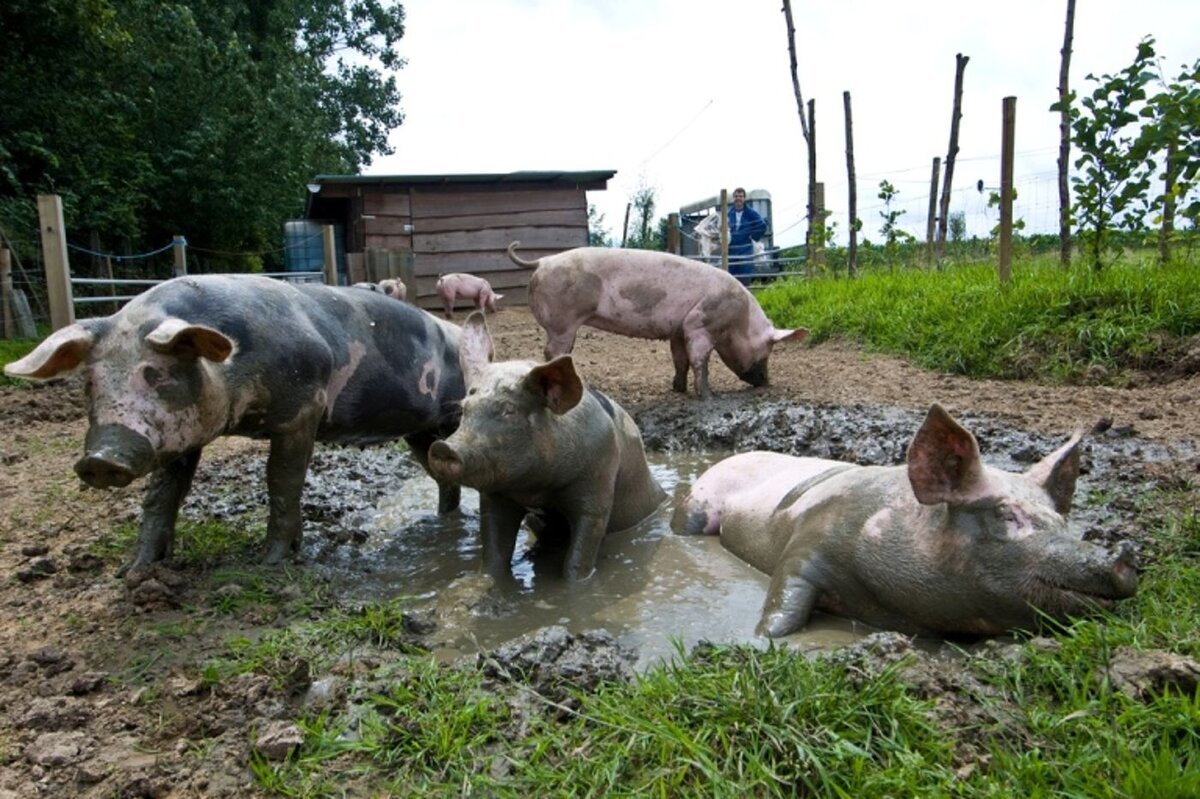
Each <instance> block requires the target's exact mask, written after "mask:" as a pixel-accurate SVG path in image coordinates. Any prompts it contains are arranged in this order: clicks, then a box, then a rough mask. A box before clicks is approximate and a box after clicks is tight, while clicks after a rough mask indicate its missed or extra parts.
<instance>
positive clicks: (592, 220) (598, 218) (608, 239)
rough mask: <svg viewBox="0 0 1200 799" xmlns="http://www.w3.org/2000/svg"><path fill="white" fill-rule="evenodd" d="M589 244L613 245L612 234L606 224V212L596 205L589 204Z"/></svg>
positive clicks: (594, 245)
mask: <svg viewBox="0 0 1200 799" xmlns="http://www.w3.org/2000/svg"><path fill="white" fill-rule="evenodd" d="M588 246H589V247H611V246H612V234H611V233H609V232H608V227H607V226H606V225H605V224H604V214H602V213H600V209H598V208H597V207H596V206H595V205H593V204H591V203H589V204H588Z"/></svg>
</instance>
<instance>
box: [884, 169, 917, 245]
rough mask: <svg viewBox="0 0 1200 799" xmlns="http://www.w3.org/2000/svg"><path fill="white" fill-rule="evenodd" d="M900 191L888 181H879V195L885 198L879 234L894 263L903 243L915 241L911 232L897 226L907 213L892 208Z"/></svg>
mask: <svg viewBox="0 0 1200 799" xmlns="http://www.w3.org/2000/svg"><path fill="white" fill-rule="evenodd" d="M899 193H900V191H899V189H897V188H896V187H895V186H893V185H892V184H891V183H889V182H888V181H886V180H881V181H879V194H878V195H877V196H878V197H879V199H881V200H883V210H882V211H880V212H879V215H880V216H881V217H883V225H882V226H881V227H880V228H879V235H881V236H883V242H884V243H883V249H884V251H885V252H886V253H887V256H888V262H889V263H894V262H895V261H896V259H897V258H899V256H900V245H901V244H907V243H908V242H910V241H915V239H914V238H913V235H912V234H911V233H909V232H908V231H906V230H901V229H900V228H899V227H898V226H897V222H898V221H899V219H900V217H902V216H904V214H905V213H907V212H906V211H904V210H903V209H901V210H894V209H893V208H892V200H894V199H896V195H897V194H899Z"/></svg>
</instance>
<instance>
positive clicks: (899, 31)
mask: <svg viewBox="0 0 1200 799" xmlns="http://www.w3.org/2000/svg"><path fill="white" fill-rule="evenodd" d="M781 7H782V3H781V2H780V0H742V2H730V1H729V0H455V1H454V2H447V0H407V1H406V2H404V8H405V12H406V15H407V30H406V33H405V36H404V38H403V40H402V41H401V43H400V49H401V51H402V53H403V55H404V56H405V57H406V58H407V59H408V64H407V66H405V68H404V69H402V70H401V71H400V72H399V73H398V82H399V86H400V89H401V92H402V94H403V100H402V103H401V105H402V109H403V111H404V113H405V117H406V118H405V122H404V124H403V125H401V126H400V127H399V128H398V129H397V130H396V131H394V133H393V134H392V137H391V144H392V145H393V146H394V147H395V153H394V154H392V155H389V156H383V157H380V158H378V159H376V161H375V162H374V163H372V164H371V165H370V166H369V167H367V168H366V169H365V170H364V172H365V173H366V174H375V175H384V174H430V173H433V174H440V173H475V172H489V173H491V172H515V171H522V170H536V171H544V170H596V169H615V170H616V171H617V175H616V177H615V178H614V179H613V180H612V181H610V182H609V186H608V190H607V191H603V192H589V194H588V200H589V202H591V203H594V204H595V205H596V206H597V207H598V208H599V210H600V211H601V212H602V213H603V214H604V215H605V223H606V226H607V227H608V229H609V230H610V232H611V233H612V234H613V235H614V236H615V237H616V238H617V239H618V240H619V239H620V227H621V223H622V219H623V216H624V209H625V205H626V203H627V202H628V201H629V200H630V198H631V196H632V195H633V193H634V192H635V191H636V190H637V189H638V187H639V186H641V185H647V186H650V187H652V188H654V189H655V191H656V194H657V198H658V209H657V210H658V213H657V215H658V216H665V215H666V213H667V212H668V211H672V210H678V208H679V206H680V205H684V204H687V203H690V202H693V201H696V200H700V199H703V198H706V197H709V196H712V195H715V194H717V193H718V192H719V191H720V190H721V189H722V188H727V189H733V188H734V187H735V186H738V185H741V186H745V187H746V188H747V189H750V190H754V189H765V190H766V191H768V192H770V194H771V198H772V209H771V216H772V218H773V225H774V230H775V237H776V244H782V245H790V244H796V243H800V242H802V241H803V238H804V222H803V216H804V205H805V188H804V187H805V182H806V180H807V175H808V172H807V166H806V154H805V147H804V142H803V138H802V135H801V130H800V121H799V116H798V113H797V110H796V101H795V95H794V93H793V89H792V82H791V73H790V70H789V66H788V46H787V29H786V24H785V21H784V16H783V14H782V12H781V10H780V9H781ZM792 12H793V15H794V17H795V23H796V47H797V54H798V59H799V77H800V87H801V90H802V92H803V94H804V99H805V101H806V102H807V101H808V100H809V99H812V100H815V101H816V110H817V113H816V118H817V125H816V128H817V158H818V166H817V175H818V179H819V180H821V181H823V182H824V183H825V184H826V204H827V206H828V207H829V208H830V210H832V211H833V212H834V213H833V217H832V218H833V220H834V221H835V222H836V223H837V230H838V231H839V234H840V235H839V238H841V239H843V240H844V237H845V230H846V219H847V207H846V187H847V176H846V162H845V134H844V125H845V118H844V115H843V103H842V93H843V91H849V92H850V93H851V101H852V105H853V109H852V110H853V121H854V154H855V165H856V172H857V176H858V197H859V201H858V204H859V216H860V217H861V218H862V219H863V220H864V235H866V236H867V237H868V238H871V239H874V240H878V239H879V235H878V230H879V226H880V224H881V220H880V219H879V210H880V208H881V203H880V201H879V200H878V199H877V198H876V195H877V194H878V191H879V181H880V180H882V179H887V180H889V181H890V182H892V183H893V184H894V185H895V186H896V188H897V189H898V190H899V199H900V201H901V205H900V206H899V207H902V208H905V209H907V213H906V214H905V215H904V216H903V217H902V219H901V222H902V226H904V227H906V228H908V229H910V230H911V231H912V232H914V233H918V234H919V235H920V236H921V237H923V236H924V228H925V221H924V220H925V216H926V213H925V207H926V205H927V203H928V195H929V179H930V169H931V162H932V159H933V157H934V156H941V157H943V158H944V157H945V155H946V150H947V147H948V145H949V133H950V113H951V104H952V100H953V89H954V69H955V54H956V53H960V52H961V53H963V54H965V55H967V56H969V57H970V62H969V64H968V65H967V68H966V73H965V80H964V100H963V119H962V127H961V131H960V138H959V148H960V150H959V156H958V158H959V160H958V164H957V166H956V168H955V173H954V177H955V180H954V187H955V189H956V194H955V195H954V203H953V205H952V210H954V209H957V210H961V211H963V212H964V213H966V215H967V219H968V223H969V226H970V229H971V231H972V232H977V233H984V232H986V230H987V229H988V228H990V227H991V225H992V224H994V222H995V218H994V217H995V213H994V211H989V210H988V209H987V208H986V196H981V195H979V194H978V193H977V192H976V190H975V184H976V182H977V181H978V180H983V181H984V182H985V184H986V185H987V186H988V187H995V186H998V185H999V180H1000V173H999V157H998V156H999V152H1000V128H1001V120H1000V116H1001V101H1002V98H1004V97H1006V96H1009V95H1012V96H1015V97H1017V128H1016V153H1017V157H1016V166H1015V169H1014V172H1015V175H1016V185H1017V191H1018V195H1019V196H1018V207H1017V209H1016V216H1017V217H1018V218H1023V219H1025V221H1026V223H1027V225H1029V227H1030V229H1031V230H1034V231H1039V232H1040V231H1046V232H1052V231H1055V230H1057V203H1058V197H1057V187H1056V182H1055V181H1056V178H1055V169H1056V166H1055V162H1056V158H1057V147H1058V116H1057V114H1054V113H1051V112H1050V111H1049V110H1048V109H1049V106H1050V104H1051V103H1053V102H1054V101H1055V99H1056V97H1057V85H1058V71H1059V65H1060V54H1059V51H1060V49H1061V47H1062V43H1063V32H1064V22H1065V16H1066V0H1059V1H1058V2H1054V1H1053V0H1008V2H987V3H984V2H973V1H972V0H922V1H920V2H908V3H902V2H894V0H834V2H828V1H827V2H820V3H806V2H802V0H799V1H797V2H793V3H792ZM1148 35H1149V36H1153V37H1154V38H1155V40H1156V42H1157V50H1158V53H1159V55H1160V56H1161V57H1162V64H1163V68H1164V70H1163V71H1164V73H1165V74H1166V75H1167V77H1169V78H1174V77H1176V76H1177V75H1178V74H1179V73H1180V71H1181V70H1182V67H1183V66H1184V65H1185V64H1191V63H1193V62H1194V61H1195V60H1196V59H1197V58H1200V0H1140V1H1139V2H1130V0H1078V2H1077V9H1076V18H1075V38H1074V53H1073V56H1072V60H1071V84H1072V87H1073V88H1074V89H1075V90H1076V91H1077V92H1080V93H1082V92H1084V91H1090V89H1091V88H1092V87H1093V85H1094V84H1092V83H1090V82H1088V81H1086V80H1085V76H1086V75H1087V74H1088V73H1095V74H1097V75H1099V74H1103V73H1116V72H1119V71H1120V70H1121V69H1123V68H1124V67H1126V66H1128V65H1129V63H1130V62H1132V60H1133V57H1134V54H1135V53H1136V49H1137V45H1138V42H1139V41H1140V40H1141V39H1142V37H1144V36H1148Z"/></svg>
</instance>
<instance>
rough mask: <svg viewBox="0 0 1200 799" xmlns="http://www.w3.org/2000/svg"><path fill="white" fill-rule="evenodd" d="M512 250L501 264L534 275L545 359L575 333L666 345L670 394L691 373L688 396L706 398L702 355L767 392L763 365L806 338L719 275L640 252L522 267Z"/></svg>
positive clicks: (566, 348)
mask: <svg viewBox="0 0 1200 799" xmlns="http://www.w3.org/2000/svg"><path fill="white" fill-rule="evenodd" d="M519 244H520V242H517V241H514V242H513V243H512V244H510V245H508V257H509V258H511V259H512V261H513V262H514V263H516V264H517V265H519V266H524V267H530V268H533V267H536V269H537V271H536V272H534V273H533V276H532V277H530V279H529V308H530V310H531V311H532V312H533V317H534V318H535V319H537V322H538V324H539V325H541V326H542V328H543V329H545V331H546V352H545V355H546V360H550V359H551V358H555V357H557V356H559V355H563V354H565V353H568V352H570V351H571V349H572V348H573V347H574V346H575V334H576V332H577V331H578V330H579V328H580V326H582V325H588V326H590V327H594V328H597V329H599V330H606V331H608V332H610V333H619V334H621V335H625V336H634V337H636V338H649V339H666V340H668V341H670V342H671V358H672V360H673V361H674V362H675V380H674V382H673V383H672V388H674V389H675V390H676V391H679V392H685V391H687V373H688V368H689V367H690V368H691V370H692V373H693V376H694V379H695V386H696V393H697V394H699V395H700V396H701V397H703V398H707V397H709V396H710V392H709V388H708V357H709V355H711V354H712V352H713V350H716V352H717V355H718V356H719V357H720V359H721V361H722V362H723V363H724V364H725V365H726V366H728V367H729V369H730V370H731V371H732V372H733V373H734V374H735V375H737V376H738V377H739V378H740V379H741V380H743V381H745V382H747V383H749V384H750V385H752V386H765V385H766V384H767V357H768V356H769V355H770V354H771V348H772V347H773V346H775V345H776V344H778V343H779V342H781V341H788V340H794V341H798V340H800V339H802V338H804V337H805V336H807V335H808V331H807V330H804V329H799V330H776V329H775V327H774V326H773V325H772V324H771V322H770V320H769V319H767V315H766V314H764V313H763V311H762V308H761V307H760V306H759V304H758V301H757V300H756V299H754V296H753V295H752V294H751V293H750V292H749V290H747V289H746V287H745V286H743V285H742V284H741V283H739V282H738V280H737V278H735V277H733V276H732V275H730V274H729V273H727V272H724V271H722V270H720V269H717V268H715V267H712V266H708V265H706V264H702V263H699V262H697V261H693V260H691V259H690V258H683V257H681V256H678V255H671V254H670V253H664V252H651V251H649V250H617V249H611V248H607V247H578V248H576V249H574V250H567V251H566V252H561V253H558V254H557V255H550V256H546V257H544V258H540V259H538V260H537V261H526V260H524V259H523V258H520V257H519V256H517V253H516V248H517V247H518V245H519Z"/></svg>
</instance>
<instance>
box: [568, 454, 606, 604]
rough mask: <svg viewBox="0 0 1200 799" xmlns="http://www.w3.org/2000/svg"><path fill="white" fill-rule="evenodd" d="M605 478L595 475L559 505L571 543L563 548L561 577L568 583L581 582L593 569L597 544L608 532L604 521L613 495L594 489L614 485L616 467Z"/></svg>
mask: <svg viewBox="0 0 1200 799" xmlns="http://www.w3.org/2000/svg"><path fill="white" fill-rule="evenodd" d="M613 467H614V468H613V470H612V473H611V474H609V475H608V476H607V479H605V478H603V477H600V476H599V475H597V479H596V480H595V481H588V484H587V485H586V486H583V487H582V490H583V491H584V492H586V493H585V494H583V495H582V496H578V495H577V496H575V497H568V498H567V499H566V502H565V503H564V505H561V506H560V507H561V508H562V512H563V514H564V515H565V516H566V517H567V519H568V520H569V521H570V524H571V543H570V545H568V547H567V557H566V560H565V561H564V562H563V577H565V578H566V579H567V580H570V581H572V582H573V581H576V580H584V579H587V578H588V577H590V576H591V575H592V572H593V571H595V570H596V556H597V555H598V554H599V552H600V543H601V542H602V541H603V540H604V535H605V533H607V532H608V519H609V516H610V515H611V514H612V503H613V494H612V492H611V490H603V489H600V493H599V494H597V493H596V492H597V490H598V486H597V483H600V484H601V485H608V486H611V485H614V483H615V480H616V464H615V463H614V464H613Z"/></svg>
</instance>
